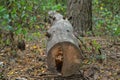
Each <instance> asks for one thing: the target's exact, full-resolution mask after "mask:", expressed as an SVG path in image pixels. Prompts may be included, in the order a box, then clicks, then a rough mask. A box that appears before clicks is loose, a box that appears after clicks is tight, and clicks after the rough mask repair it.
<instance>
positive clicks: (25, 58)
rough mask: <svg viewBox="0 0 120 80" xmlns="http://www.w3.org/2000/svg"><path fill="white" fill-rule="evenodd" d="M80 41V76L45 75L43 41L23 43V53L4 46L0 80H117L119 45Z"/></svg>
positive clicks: (98, 39) (88, 39) (0, 55)
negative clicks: (81, 52) (24, 47)
mask: <svg viewBox="0 0 120 80" xmlns="http://www.w3.org/2000/svg"><path fill="white" fill-rule="evenodd" d="M83 41H84V42H83V43H84V45H83V44H82V43H80V44H81V49H82V51H83V55H84V59H83V62H82V63H81V64H82V67H81V70H80V73H81V75H74V76H72V77H68V78H63V77H61V76H58V75H51V74H47V73H49V71H48V70H47V64H46V55H45V52H46V51H45V42H46V39H45V38H43V39H41V40H37V41H29V42H26V49H25V50H24V51H21V50H11V48H10V47H9V46H6V47H4V49H2V50H1V51H0V80H120V42H119V41H118V42H113V41H111V40H110V39H106V38H101V37H85V38H83Z"/></svg>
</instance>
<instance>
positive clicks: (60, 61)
mask: <svg viewBox="0 0 120 80" xmlns="http://www.w3.org/2000/svg"><path fill="white" fill-rule="evenodd" d="M81 57H82V56H81V55H80V50H79V48H78V47H77V46H76V45H74V44H72V43H70V42H60V43H57V44H56V45H54V46H53V47H52V48H51V49H50V51H49V52H48V56H47V63H48V68H49V69H50V71H53V72H54V71H57V72H59V73H61V74H62V75H63V76H70V75H72V74H75V73H76V72H78V69H79V66H80V63H81V62H80V59H81Z"/></svg>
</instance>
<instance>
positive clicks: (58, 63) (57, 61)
mask: <svg viewBox="0 0 120 80" xmlns="http://www.w3.org/2000/svg"><path fill="white" fill-rule="evenodd" d="M55 63H56V69H57V71H58V72H60V73H61V70H62V66H63V61H60V60H55Z"/></svg>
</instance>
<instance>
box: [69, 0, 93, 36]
mask: <svg viewBox="0 0 120 80" xmlns="http://www.w3.org/2000/svg"><path fill="white" fill-rule="evenodd" d="M67 3H68V5H67V15H68V16H67V17H68V19H69V20H70V22H71V24H72V25H73V27H74V30H75V31H74V32H75V34H76V35H77V36H78V35H81V36H85V34H86V31H88V30H91V31H92V0H68V2H67Z"/></svg>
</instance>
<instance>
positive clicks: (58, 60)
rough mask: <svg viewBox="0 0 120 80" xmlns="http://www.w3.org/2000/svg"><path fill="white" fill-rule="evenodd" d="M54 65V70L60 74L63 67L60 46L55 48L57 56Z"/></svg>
mask: <svg viewBox="0 0 120 80" xmlns="http://www.w3.org/2000/svg"><path fill="white" fill-rule="evenodd" d="M55 64H56V70H57V71H58V72H61V70H62V66H63V49H62V46H61V45H59V46H57V54H56V55H55Z"/></svg>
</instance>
